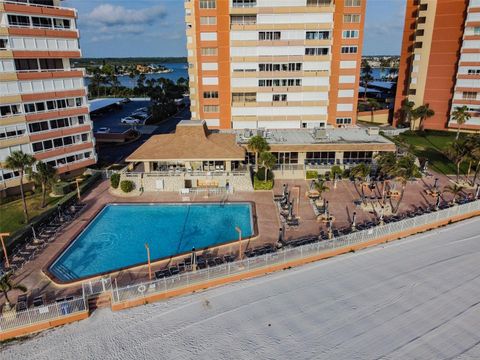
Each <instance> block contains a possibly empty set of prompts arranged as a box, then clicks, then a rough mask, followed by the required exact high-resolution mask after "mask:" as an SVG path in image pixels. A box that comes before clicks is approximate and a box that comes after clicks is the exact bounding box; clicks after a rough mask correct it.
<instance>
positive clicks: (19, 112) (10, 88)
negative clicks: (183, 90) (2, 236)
mask: <svg viewBox="0 0 480 360" xmlns="http://www.w3.org/2000/svg"><path fill="white" fill-rule="evenodd" d="M76 18H77V12H76V10H75V9H69V8H64V7H61V4H60V0H8V1H0V105H1V106H0V191H1V194H3V195H5V194H7V193H8V192H9V191H10V190H11V189H14V188H16V187H18V183H19V178H18V176H19V174H18V173H17V172H14V171H11V170H8V169H5V167H4V162H5V159H6V158H7V157H8V156H9V155H10V154H11V153H12V152H14V151H23V152H24V153H28V154H32V155H33V156H35V158H36V159H37V160H42V161H43V162H45V163H48V164H51V165H52V166H54V167H55V168H56V169H57V171H58V173H59V174H60V175H61V176H73V175H75V174H78V173H79V172H81V171H83V169H84V168H85V167H86V166H88V165H92V164H94V163H95V162H96V154H95V151H94V138H93V134H92V125H91V121H90V118H89V108H88V103H87V98H86V94H87V91H86V88H85V85H84V80H83V76H84V72H83V71H82V70H79V69H72V68H71V67H70V59H72V58H80V57H81V55H82V54H81V51H80V47H79V42H78V38H79V33H78V30H77V26H76Z"/></svg>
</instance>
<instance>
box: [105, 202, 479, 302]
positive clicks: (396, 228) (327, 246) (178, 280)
mask: <svg viewBox="0 0 480 360" xmlns="http://www.w3.org/2000/svg"><path fill="white" fill-rule="evenodd" d="M478 210H480V201H474V202H470V203H467V204H464V205H458V206H454V207H450V208H448V209H445V210H440V211H436V212H433V213H429V214H424V215H421V216H417V217H414V218H408V219H405V220H402V221H398V222H394V223H389V224H385V225H383V226H377V227H374V228H371V229H368V230H364V231H358V232H354V233H351V234H348V235H343V236H340V237H338V238H333V239H332V240H326V241H317V242H315V243H312V244H307V245H303V246H299V247H295V248H285V249H282V250H280V251H277V252H275V253H272V254H266V255H262V256H257V257H253V258H247V259H244V260H241V261H236V262H232V263H226V264H223V265H219V266H215V267H209V268H207V269H203V270H198V271H195V272H187V273H183V274H180V275H176V276H173V277H168V278H164V279H159V280H152V281H147V282H139V283H134V284H130V285H128V286H125V287H117V286H113V287H112V301H113V303H120V302H123V301H127V300H133V299H139V298H142V297H146V296H150V295H154V294H160V293H162V292H167V291H170V290H174V289H179V288H182V287H186V286H190V285H194V284H199V283H202V282H207V281H210V280H213V279H216V278H221V277H225V276H230V275H235V274H240V273H245V272H249V271H251V270H255V269H260V268H265V267H268V266H272V265H279V264H282V263H286V262H290V261H293V260H298V259H302V258H306V257H311V256H315V255H318V254H320V253H322V252H326V251H328V250H332V249H338V248H342V247H348V246H352V245H355V244H360V243H363V242H367V241H370V240H375V239H378V238H381V237H383V236H386V235H392V234H399V233H401V232H403V231H407V230H410V229H413V228H417V227H419V226H422V225H428V224H433V223H436V222H438V221H440V220H446V219H450V218H452V217H455V216H459V215H464V214H469V213H472V212H474V211H478Z"/></svg>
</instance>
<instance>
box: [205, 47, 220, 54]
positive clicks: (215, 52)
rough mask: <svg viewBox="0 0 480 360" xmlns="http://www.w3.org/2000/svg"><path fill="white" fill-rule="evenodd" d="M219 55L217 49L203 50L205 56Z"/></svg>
mask: <svg viewBox="0 0 480 360" xmlns="http://www.w3.org/2000/svg"><path fill="white" fill-rule="evenodd" d="M217 53H218V49H217V48H202V55H203V56H215V55H217Z"/></svg>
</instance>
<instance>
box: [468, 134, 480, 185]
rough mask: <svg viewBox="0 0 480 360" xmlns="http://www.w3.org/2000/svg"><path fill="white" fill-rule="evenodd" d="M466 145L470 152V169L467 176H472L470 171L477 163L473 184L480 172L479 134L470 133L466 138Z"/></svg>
mask: <svg viewBox="0 0 480 360" xmlns="http://www.w3.org/2000/svg"><path fill="white" fill-rule="evenodd" d="M465 146H466V148H467V153H468V160H469V163H468V171H467V177H468V178H470V172H471V170H472V166H473V164H475V163H476V165H475V174H474V176H473V181H472V184H475V182H476V180H477V176H478V173H479V172H480V136H478V135H473V134H472V135H469V136H468V137H467V139H466V140H465Z"/></svg>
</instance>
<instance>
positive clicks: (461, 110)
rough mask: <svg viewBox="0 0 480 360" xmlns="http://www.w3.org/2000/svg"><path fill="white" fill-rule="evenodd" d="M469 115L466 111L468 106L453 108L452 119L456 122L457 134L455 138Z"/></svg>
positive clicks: (458, 135) (468, 118)
mask: <svg viewBox="0 0 480 360" xmlns="http://www.w3.org/2000/svg"><path fill="white" fill-rule="evenodd" d="M470 118H471V115H470V113H469V112H468V106H467V105H463V106H457V107H456V108H455V110H454V111H453V112H452V119H453V120H455V122H456V123H457V136H456V137H455V139H456V140H458V138H459V137H460V128H461V127H462V125H463V124H465V123H466V122H467V121H468V120H470Z"/></svg>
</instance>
